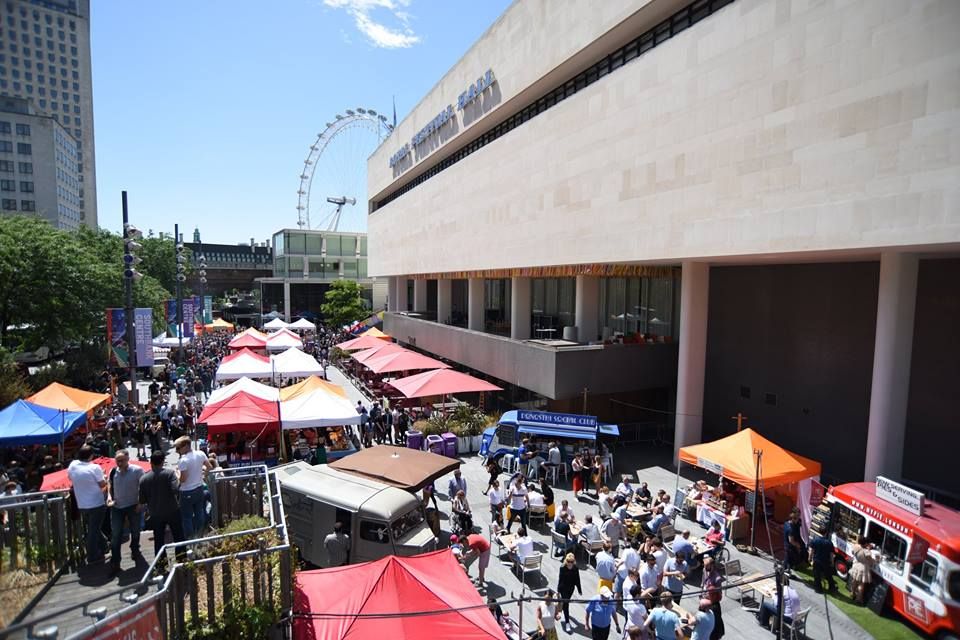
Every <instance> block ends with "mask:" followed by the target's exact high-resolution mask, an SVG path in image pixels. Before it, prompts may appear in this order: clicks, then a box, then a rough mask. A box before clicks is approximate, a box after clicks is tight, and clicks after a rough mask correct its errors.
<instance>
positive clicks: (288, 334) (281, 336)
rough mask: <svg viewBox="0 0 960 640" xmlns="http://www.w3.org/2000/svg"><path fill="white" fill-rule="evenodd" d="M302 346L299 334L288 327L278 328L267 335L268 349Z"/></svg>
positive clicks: (280, 349) (278, 349) (277, 349)
mask: <svg viewBox="0 0 960 640" xmlns="http://www.w3.org/2000/svg"><path fill="white" fill-rule="evenodd" d="M302 346H303V340H301V339H300V336H298V335H297V334H295V333H294V332H293V331H290V330H289V329H280V330H279V331H274V332H273V333H271V334H270V335H269V336H267V350H268V351H283V350H285V349H293V348H299V347H302Z"/></svg>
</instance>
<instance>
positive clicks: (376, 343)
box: [337, 336, 392, 351]
mask: <svg viewBox="0 0 960 640" xmlns="http://www.w3.org/2000/svg"><path fill="white" fill-rule="evenodd" d="M385 344H392V343H391V342H388V341H387V340H385V339H383V338H377V337H375V336H360V337H359V338H353V339H351V340H347V341H345V342H341V343H340V344H338V345H337V349H340V350H341V351H359V350H361V349H379V348H380V347H382V346H383V345H385Z"/></svg>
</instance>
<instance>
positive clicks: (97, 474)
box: [67, 445, 107, 564]
mask: <svg viewBox="0 0 960 640" xmlns="http://www.w3.org/2000/svg"><path fill="white" fill-rule="evenodd" d="M92 457H93V448H92V447H91V446H90V445H83V446H82V447H80V452H79V453H78V454H77V458H78V459H77V460H74V461H73V462H71V463H70V466H69V467H67V477H68V478H70V483H71V484H72V485H73V494H74V495H75V496H76V498H77V508H78V509H79V510H80V518H81V520H82V521H83V526H84V527H86V536H85V538H86V546H87V562H88V563H90V564H94V563H97V562H103V560H104V558H105V557H106V549H107V545H106V540H104V538H103V534H102V533H101V532H100V527H102V526H103V518H104V517H105V516H106V514H107V497H106V491H107V480H106V478H105V477H104V476H103V469H101V468H100V466H99V465H96V464H94V463H92V462H90V459H91V458H92Z"/></svg>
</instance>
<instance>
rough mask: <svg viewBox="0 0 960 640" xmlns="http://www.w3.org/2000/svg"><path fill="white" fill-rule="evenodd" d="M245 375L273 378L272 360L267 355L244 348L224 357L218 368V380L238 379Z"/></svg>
mask: <svg viewBox="0 0 960 640" xmlns="http://www.w3.org/2000/svg"><path fill="white" fill-rule="evenodd" d="M243 377H247V378H272V377H273V367H272V366H271V362H270V361H269V360H268V359H266V358H265V357H262V356H257V355H256V354H254V353H253V352H251V351H249V350H244V351H241V352H239V353H237V354H235V355H233V356H230V357H229V358H224V360H223V361H222V362H221V363H220V367H219V368H218V369H217V380H237V379H239V378H243Z"/></svg>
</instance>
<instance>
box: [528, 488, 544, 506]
mask: <svg viewBox="0 0 960 640" xmlns="http://www.w3.org/2000/svg"><path fill="white" fill-rule="evenodd" d="M527 504H528V505H529V506H531V507H542V506H545V503H544V501H543V494H542V493H540V492H539V491H537V490H536V488H533V489H531V490H530V493H528V494H527Z"/></svg>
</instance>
